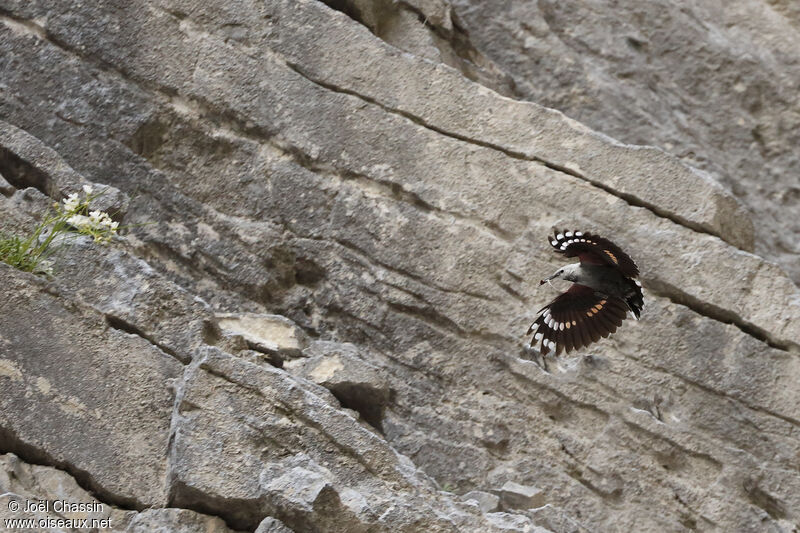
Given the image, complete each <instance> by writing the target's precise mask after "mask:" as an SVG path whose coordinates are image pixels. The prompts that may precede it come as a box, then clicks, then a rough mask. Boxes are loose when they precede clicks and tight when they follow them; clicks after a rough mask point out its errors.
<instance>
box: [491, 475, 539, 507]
mask: <svg viewBox="0 0 800 533" xmlns="http://www.w3.org/2000/svg"><path fill="white" fill-rule="evenodd" d="M493 492H494V493H495V494H496V495H497V496H498V497H499V498H500V501H501V503H502V504H503V507H505V508H507V509H533V508H535V507H541V506H543V505H544V504H545V494H544V491H543V490H542V489H538V488H536V487H530V486H528V485H520V484H519V483H515V482H513V481H506V482H505V484H504V485H503V486H502V487H501V488H499V489H496V490H495V491H493Z"/></svg>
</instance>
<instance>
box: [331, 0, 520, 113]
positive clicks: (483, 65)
mask: <svg viewBox="0 0 800 533" xmlns="http://www.w3.org/2000/svg"><path fill="white" fill-rule="evenodd" d="M319 1H320V2H322V3H324V4H325V5H327V6H328V7H330V8H331V9H334V10H336V11H339V12H341V13H344V14H345V15H346V16H348V17H349V18H350V19H352V20H354V21H355V22H358V23H359V24H361V25H362V26H364V27H366V28H367V29H368V30H369V31H370V32H371V33H372V34H373V35H375V36H376V37H377V38H378V39H380V40H382V41H383V42H385V43H386V44H388V45H390V46H392V47H395V48H399V49H401V50H404V51H407V52H410V53H417V52H419V51H420V49H425V48H426V47H429V48H430V49H434V48H435V49H436V50H437V51H438V58H437V59H438V60H439V61H441V62H442V63H443V64H445V65H447V66H449V67H452V68H453V69H456V70H458V71H459V72H460V73H461V74H462V75H463V76H464V77H466V78H467V79H470V80H472V81H474V82H476V83H479V84H481V85H483V86H485V87H489V88H490V89H492V90H494V91H496V92H498V93H500V94H502V95H503V96H509V97H515V98H519V97H520V96H521V95H520V94H519V93H518V91H517V90H516V84H515V83H514V80H513V78H512V76H510V75H509V74H508V73H506V72H505V71H503V70H502V69H501V68H500V67H499V66H497V65H496V64H495V63H494V62H493V61H492V60H491V59H489V58H488V57H487V56H486V55H485V54H483V53H482V52H480V51H479V50H478V49H477V48H476V47H475V46H474V45H473V44H472V42H471V40H470V38H469V33H468V32H467V30H466V28H465V26H464V24H463V23H462V22H461V21H460V20H459V18H458V16H457V14H456V13H455V12H454V11H452V10H449V11H448V12H447V13H446V14H445V15H444V17H445V19H443V20H439V21H433V20H431V19H430V17H429V15H428V14H427V13H425V12H424V11H423V10H421V9H420V8H418V7H417V6H415V5H413V4H411V3H410V2H406V1H402V0H401V1H397V0H366V1H362V2H360V1H359V0H319ZM414 23H416V24H419V25H420V26H421V27H422V28H424V29H425V30H427V32H428V34H427V35H428V37H429V39H430V41H426V40H425V38H424V37H422V35H420V34H416V35H415V34H414V32H413V31H409V28H407V26H408V25H413V24H414ZM442 23H444V26H443V25H442ZM403 26H406V31H405V32H403V31H402V30H401V32H400V34H399V35H398V34H397V33H396V32H397V27H403ZM415 37H416V38H417V39H421V41H415ZM418 47H419V48H418ZM422 53H423V55H424V56H425V57H428V56H427V55H426V54H425V53H424V52H422Z"/></svg>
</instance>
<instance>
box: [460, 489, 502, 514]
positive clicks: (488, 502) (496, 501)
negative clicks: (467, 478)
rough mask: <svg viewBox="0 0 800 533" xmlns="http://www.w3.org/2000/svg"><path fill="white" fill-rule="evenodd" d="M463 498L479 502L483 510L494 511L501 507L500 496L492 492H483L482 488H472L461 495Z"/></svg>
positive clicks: (486, 511) (485, 511)
mask: <svg viewBox="0 0 800 533" xmlns="http://www.w3.org/2000/svg"><path fill="white" fill-rule="evenodd" d="M461 499H462V500H464V501H465V502H466V501H474V502H475V503H477V504H478V507H479V508H480V510H481V512H483V513H493V512H495V511H497V510H498V509H499V507H500V497H499V496H497V495H496V494H492V493H491V492H483V491H481V490H471V491H469V492H468V493H466V494H464V495H463V496H461Z"/></svg>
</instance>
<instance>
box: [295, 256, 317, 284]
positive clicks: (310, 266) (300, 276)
mask: <svg viewBox="0 0 800 533" xmlns="http://www.w3.org/2000/svg"><path fill="white" fill-rule="evenodd" d="M294 279H295V282H297V284H298V285H306V286H309V285H316V284H317V283H319V282H320V281H322V280H323V279H325V269H323V268H322V267H321V266H319V265H318V264H316V263H315V262H313V261H311V260H309V259H305V258H303V257H298V258H297V259H296V260H295V263H294Z"/></svg>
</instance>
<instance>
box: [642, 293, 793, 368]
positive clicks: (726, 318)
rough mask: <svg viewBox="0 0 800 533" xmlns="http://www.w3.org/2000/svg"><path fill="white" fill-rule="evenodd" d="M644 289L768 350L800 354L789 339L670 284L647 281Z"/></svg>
mask: <svg viewBox="0 0 800 533" xmlns="http://www.w3.org/2000/svg"><path fill="white" fill-rule="evenodd" d="M646 288H647V290H649V291H652V292H653V293H654V294H656V295H658V296H662V297H664V298H667V299H668V300H669V301H670V302H672V303H674V304H678V305H682V306H685V307H688V308H689V309H691V310H692V311H694V312H695V313H697V314H698V315H700V316H704V317H706V318H710V319H711V320H716V321H717V322H722V323H723V324H731V325H733V326H736V327H737V328H739V330H741V331H742V332H743V333H745V334H747V335H749V336H750V337H753V338H754V339H756V340H759V341H761V342H763V343H765V344H766V345H767V346H769V347H770V348H775V349H776V350H781V351H784V352H794V353H798V352H800V344H798V343H796V342H794V341H791V340H789V339H777V338H775V336H774V335H772V334H770V333H769V332H768V331H766V330H764V329H763V328H760V327H758V326H756V325H755V324H753V323H752V322H748V321H747V320H745V319H744V318H742V317H741V316H739V315H738V314H736V313H735V312H733V311H731V310H729V309H723V308H721V307H719V306H716V305H714V304H711V303H708V302H704V301H701V300H699V299H698V298H696V297H694V296H692V295H691V294H687V293H686V292H684V291H682V290H681V289H679V288H678V287H675V286H673V285H671V284H668V283H666V282H663V281H659V280H648V281H647V283H646Z"/></svg>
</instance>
